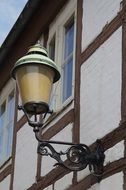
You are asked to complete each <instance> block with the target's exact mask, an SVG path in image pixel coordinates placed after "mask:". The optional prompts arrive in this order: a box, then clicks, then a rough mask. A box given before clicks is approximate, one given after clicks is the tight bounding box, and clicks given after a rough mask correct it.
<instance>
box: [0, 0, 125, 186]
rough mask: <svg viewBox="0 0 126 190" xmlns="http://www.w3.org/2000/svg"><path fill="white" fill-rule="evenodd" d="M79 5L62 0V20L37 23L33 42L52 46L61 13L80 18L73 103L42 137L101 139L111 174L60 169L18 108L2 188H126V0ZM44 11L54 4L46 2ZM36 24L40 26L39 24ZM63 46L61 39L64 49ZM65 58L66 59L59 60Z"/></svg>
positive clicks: (0, 171)
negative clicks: (41, 147) (41, 149)
mask: <svg viewBox="0 0 126 190" xmlns="http://www.w3.org/2000/svg"><path fill="white" fill-rule="evenodd" d="M45 2H46V1H45ZM72 2H73V1H72V0H69V1H62V3H61V4H62V6H63V4H64V6H63V7H62V9H60V7H59V11H58V10H55V15H53V13H51V15H52V16H51V18H50V19H47V23H48V24H47V25H48V27H47V26H46V25H45V26H43V30H42V31H41V29H40V28H41V27H38V26H37V25H36V27H38V28H39V31H38V32H36V35H38V34H39V36H34V34H32V32H33V31H31V34H30V37H32V42H33V41H35V40H36V39H41V36H42V39H43V40H42V41H43V42H42V44H44V46H46V47H47V48H48V46H49V42H50V38H51V37H52V36H53V34H54V33H55V32H54V30H55V24H56V28H57V29H58V28H60V30H61V26H60V27H59V21H60V16H61V15H62V18H61V20H62V19H63V20H64V18H67V14H68V17H69V16H70V17H71V14H72V15H73V13H76V14H75V18H74V19H75V23H76V27H75V28H76V37H75V38H76V39H75V41H76V44H75V55H74V57H75V65H74V85H73V87H74V89H73V94H72V99H71V100H70V101H69V102H67V104H65V105H63V106H62V105H60V106H56V107H58V108H59V109H57V110H54V113H53V115H51V116H50V117H49V118H48V121H47V123H46V125H45V126H44V130H43V135H42V137H43V138H46V139H51V140H63V141H68V142H74V143H78V142H79V141H80V142H81V143H84V144H87V145H89V146H90V147H91V148H94V146H95V142H96V140H97V139H98V138H99V139H101V142H102V143H103V145H104V149H105V156H106V157H105V163H104V173H103V175H102V176H101V177H100V178H97V177H96V176H93V175H92V174H90V172H89V169H88V168H86V169H85V170H83V171H80V172H70V171H68V170H66V169H64V168H62V167H60V166H57V167H55V168H54V167H53V165H54V164H55V161H54V160H53V159H51V158H50V157H44V156H43V157H41V156H40V155H37V153H36V152H37V151H36V150H37V141H36V139H35V137H34V133H33V132H32V128H30V127H29V126H28V124H27V121H26V118H25V116H24V114H23V112H22V111H15V120H14V124H15V128H14V134H13V137H14V139H13V147H12V155H11V158H10V159H9V160H8V161H7V163H4V165H3V166H1V167H0V190H26V189H27V190H42V189H43V190H110V189H114V190H126V169H125V168H126V159H125V156H126V151H125V148H126V140H125V138H126V135H125V134H126V125H125V124H126V90H125V89H126V82H125V81H126V66H125V65H126V53H125V52H126V22H125V21H126V19H125V17H126V14H125V11H126V7H125V6H126V0H123V1H121V0H102V1H101V0H75V1H74V4H73V3H72ZM76 3H77V4H76ZM76 5H77V6H76ZM41 6H42V5H41ZM45 6H48V5H47V4H46V3H45ZM53 8H54V7H53ZM69 8H70V10H71V11H68V10H69ZM41 10H43V12H44V9H43V8H41ZM45 10H46V9H45ZM72 11H73V12H72ZM41 12H42V11H41ZM39 14H40V15H41V14H42V13H40V12H39ZM39 14H38V15H39ZM46 14H47V13H46ZM64 14H65V15H64ZM40 15H39V16H40ZM42 18H43V16H41V21H42ZM43 19H44V18H43ZM30 22H31V23H32V19H31V21H30ZM63 23H64V24H66V23H67V22H66V21H64V22H63ZM39 24H40V25H41V22H40V23H39ZM32 25H33V27H34V23H33V24H32ZM50 31H52V33H50ZM40 34H41V36H40ZM58 34H60V33H58ZM62 34H63V31H62ZM51 35H52V36H51ZM24 36H25V35H24ZM26 36H27V35H26ZM56 37H57V38H59V39H60V38H61V36H60V35H57V36H56ZM33 38H35V40H33ZM27 39H28V38H27ZM61 39H62V41H61V42H62V44H63V38H61ZM24 40H25V39H24ZM62 44H61V45H60V44H59V42H58V46H59V47H60V48H59V49H62ZM58 46H57V49H58ZM17 47H18V46H17ZM25 48H26V47H25ZM61 58H62V56H61V55H59V57H58V58H57V60H61ZM59 64H60V63H59ZM3 81H4V80H3ZM16 93H17V96H15V99H16V101H15V102H16V103H15V104H16V106H17V104H20V103H21V101H20V97H19V95H18V92H17V90H16ZM55 148H56V150H57V151H60V150H61V149H62V151H63V150H64V149H67V146H64V147H63V148H61V145H60V146H59V145H55Z"/></svg>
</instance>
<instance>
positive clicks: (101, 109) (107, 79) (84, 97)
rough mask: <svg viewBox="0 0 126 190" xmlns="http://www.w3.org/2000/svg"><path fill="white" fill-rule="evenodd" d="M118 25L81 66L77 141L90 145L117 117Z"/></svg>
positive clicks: (118, 101)
mask: <svg viewBox="0 0 126 190" xmlns="http://www.w3.org/2000/svg"><path fill="white" fill-rule="evenodd" d="M121 52H122V28H121V27H120V28H119V29H118V30H117V31H116V32H114V34H113V35H112V36H111V37H110V38H109V39H108V40H107V41H106V42H105V43H104V44H103V45H102V46H100V47H99V48H98V49H97V50H96V51H95V53H94V54H93V55H92V56H91V57H90V58H89V59H88V60H87V61H86V62H85V63H84V64H83V65H82V67H81V90H80V93H81V95H80V101H81V104H80V122H81V125H80V140H81V142H82V143H86V144H91V143H93V142H94V141H95V140H96V139H97V138H101V137H103V136H104V135H105V134H107V133H109V132H110V131H112V130H113V129H115V128H116V127H118V125H119V122H120V120H121V75H122V73H121V69H122V53H121Z"/></svg>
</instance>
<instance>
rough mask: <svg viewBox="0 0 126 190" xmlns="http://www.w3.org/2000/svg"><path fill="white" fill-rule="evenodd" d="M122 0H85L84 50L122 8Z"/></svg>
mask: <svg viewBox="0 0 126 190" xmlns="http://www.w3.org/2000/svg"><path fill="white" fill-rule="evenodd" d="M120 2H121V0H102V1H101V0H95V1H94V0H83V20H82V22H83V29H82V50H84V49H85V47H87V45H88V44H89V43H90V42H92V41H93V39H94V38H95V37H96V36H97V35H98V34H99V33H100V32H101V31H102V29H103V27H104V26H105V25H106V24H107V23H109V22H110V21H111V20H112V19H113V18H114V17H115V16H116V15H117V13H118V12H119V10H120V9H121V5H120Z"/></svg>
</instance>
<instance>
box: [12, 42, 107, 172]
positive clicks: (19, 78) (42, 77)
mask: <svg viewBox="0 0 126 190" xmlns="http://www.w3.org/2000/svg"><path fill="white" fill-rule="evenodd" d="M12 77H13V78H14V79H15V80H16V82H17V85H18V88H19V93H20V96H21V100H22V105H21V106H18V109H19V110H23V112H24V114H25V115H26V117H27V121H28V123H29V125H30V126H31V127H33V131H34V132H35V137H36V139H37V140H38V142H39V143H38V149H37V150H38V153H39V154H41V155H46V156H50V157H52V158H54V159H55V160H56V161H57V164H56V165H60V166H63V167H65V168H67V169H69V170H71V171H79V170H83V169H85V168H86V167H87V166H89V169H90V171H92V170H93V172H94V173H95V174H96V175H99V174H101V173H102V172H103V163H104V158H105V155H104V148H103V146H102V144H101V142H100V140H97V141H96V148H95V150H93V151H92V150H90V148H89V147H88V146H87V145H85V144H75V143H71V142H63V141H52V140H46V139H42V137H41V133H42V129H43V125H44V123H45V120H44V119H45V117H46V115H47V114H48V113H50V114H51V113H52V112H51V111H50V109H49V98H50V94H51V89H52V85H53V83H55V82H57V81H58V80H59V79H60V72H59V71H58V69H57V66H56V64H55V62H53V61H52V60H51V59H50V58H49V57H48V54H47V51H46V49H45V48H43V47H41V46H40V45H39V44H37V45H34V46H32V47H31V48H30V49H29V51H28V53H27V54H26V55H25V56H23V57H22V58H20V59H19V60H18V61H17V62H16V64H15V65H14V68H13V69H12ZM31 115H32V116H33V117H34V120H32V119H31V118H32V117H31ZM38 115H42V118H43V119H42V122H40V121H38ZM52 144H60V145H69V148H68V149H67V150H66V151H65V152H63V151H60V152H57V151H56V150H55V149H54V147H53V146H52ZM63 155H65V156H66V160H65V161H64V160H62V156H63Z"/></svg>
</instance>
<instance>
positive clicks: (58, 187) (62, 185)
mask: <svg viewBox="0 0 126 190" xmlns="http://www.w3.org/2000/svg"><path fill="white" fill-rule="evenodd" d="M72 179H73V172H71V173H69V174H67V175H65V176H64V177H63V178H61V179H60V180H58V181H56V183H55V184H54V189H55V190H65V189H67V188H68V187H69V186H70V185H72Z"/></svg>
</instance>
